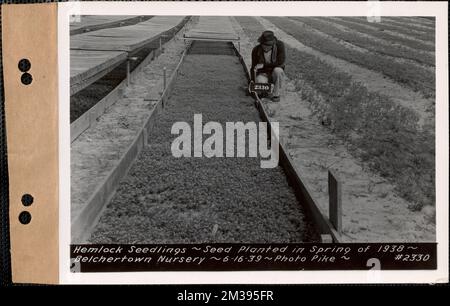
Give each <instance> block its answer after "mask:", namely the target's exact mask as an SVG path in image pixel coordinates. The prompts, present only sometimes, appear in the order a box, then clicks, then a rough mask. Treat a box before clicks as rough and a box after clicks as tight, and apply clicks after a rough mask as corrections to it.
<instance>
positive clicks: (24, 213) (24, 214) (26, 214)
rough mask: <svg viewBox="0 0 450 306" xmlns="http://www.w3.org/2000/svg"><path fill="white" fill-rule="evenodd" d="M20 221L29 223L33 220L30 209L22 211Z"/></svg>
mask: <svg viewBox="0 0 450 306" xmlns="http://www.w3.org/2000/svg"><path fill="white" fill-rule="evenodd" d="M19 221H20V223H22V224H28V223H30V221H31V214H30V213H29V212H28V211H22V212H21V213H20V215H19Z"/></svg>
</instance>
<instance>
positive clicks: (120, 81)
mask: <svg viewBox="0 0 450 306" xmlns="http://www.w3.org/2000/svg"><path fill="white" fill-rule="evenodd" d="M435 35H436V19H435V18H434V17H429V16H363V15H361V16H336V17H334V16H262V17H261V16H243V15H236V16H213V15H211V16H205V15H201V16H195V15H193V16H181V15H148V14H143V15H80V16H71V19H70V142H71V145H70V171H71V174H70V220H71V244H72V249H71V254H72V256H73V257H74V258H77V256H78V255H80V254H82V253H90V254H91V255H92V253H96V252H97V251H99V252H100V249H101V248H103V247H104V246H108V247H109V248H111V251H113V250H114V249H115V248H117V247H115V245H117V246H119V245H126V246H128V248H129V249H128V250H129V251H130V253H131V252H132V251H133V250H134V251H136V250H137V249H141V251H142V250H144V253H145V249H147V250H148V249H150V253H152V252H153V253H155V252H156V253H158V252H159V253H160V254H163V253H165V250H167V254H171V255H178V256H179V254H178V253H179V252H181V253H184V252H186V253H189V251H188V250H187V249H186V248H185V247H188V246H190V245H194V246H196V247H197V248H198V250H200V249H202V248H203V249H202V250H204V251H205V253H209V254H210V255H211V254H212V253H214V254H219V255H220V256H223V255H224V254H225V255H226V253H227V252H229V251H230V248H236V252H237V254H239V252H241V250H242V252H241V253H242V256H243V257H230V258H231V260H234V261H235V263H239V264H242V265H245V263H249V262H251V261H253V260H260V261H261V262H262V261H264V260H265V259H264V257H266V259H267V258H268V257H267V256H269V255H268V254H272V251H273V249H277V248H278V251H280V252H281V253H283V252H284V251H283V247H284V245H286V248H287V247H289V248H291V249H289V250H290V252H291V253H295V252H296V250H299V248H300V247H301V246H302V245H304V246H305V247H306V248H309V249H308V250H309V252H311V253H312V254H313V255H314V256H316V255H317V256H318V257H317V258H316V260H318V261H320V260H321V259H323V257H319V256H320V255H321V254H320V252H319V251H317V250H319V249H321V246H328V245H329V246H330V248H328V250H327V252H329V253H327V256H328V255H330V254H331V255H333V256H335V257H336V258H335V259H336V260H337V261H339V260H340V262H342V263H343V266H345V265H344V264H345V260H346V255H347V252H348V254H350V253H352V252H356V251H355V250H351V251H350V249H347V248H350V246H351V245H359V244H361V245H369V246H370V245H371V244H374V246H373V247H372V249H374V248H375V245H376V248H378V251H379V252H381V251H383V250H384V252H387V251H391V250H392V251H393V252H394V251H399V252H402V251H403V248H405V250H406V244H408V243H411V244H412V245H414V244H421V243H423V244H429V246H430V248H431V249H433V247H435V245H436V244H435V243H436V235H437V230H436V173H435V171H436V165H435V160H436V159H435V158H436V152H435V147H436V146H435V141H436V136H435V131H436V126H435V105H436V41H435V39H436V37H435ZM392 243H394V244H392ZM402 243H404V244H405V245H402ZM340 245H342V247H339V246H340ZM141 246H148V247H141ZM183 246H184V247H183ZM331 246H332V247H331ZM399 246H400V247H401V248H402V249H400V248H399ZM431 246H433V247H431ZM417 247H418V246H414V247H413V246H411V248H417ZM83 248H87V249H89V248H90V251H86V250H87V249H84V251H83ZM105 248H106V247H105ZM152 248H153V250H152ZM156 248H159V249H158V250H157V251H155V249H156ZM204 248H206V249H204ZM245 248H247V249H245ZM296 248H297V249H296ZM194 249H195V248H194ZM324 249H325V248H324ZM173 250H175V251H173ZM177 250H178V251H177ZM314 250H316V251H317V252H315V251H314ZM174 252H175V253H177V254H174ZM233 252H234V250H233ZM287 252H288V251H287ZM305 252H306V251H305ZM358 252H360V251H358ZM374 252H375V251H374ZM434 252H435V251H434ZM285 253H286V252H285ZM298 253H301V251H298ZM282 255H283V254H282ZM284 255H286V254H284ZM331 255H330V256H331ZM372 255H373V253H371V256H369V257H373V256H372ZM410 255H411V256H412V255H417V258H416V257H415V258H414V260H412V261H409V259H408V260H404V258H403V261H404V262H407V261H408V264H410V266H408V269H419V268H420V267H422V268H423V267H424V266H421V265H423V264H426V263H425V262H426V261H428V260H429V258H430V255H428V257H426V255H424V254H410ZM410 255H407V256H410ZM419 255H421V256H419ZM233 256H234V255H233ZM249 256H255V257H253V259H251V260H250V257H249ZM273 256H274V257H273V259H272V258H271V262H272V263H273V267H274V268H273V269H277V267H278V268H279V267H280V266H277V263H276V260H275V258H276V255H273ZM286 256H287V257H286V258H285V259H284V260H285V263H286V262H289V263H290V262H291V261H296V260H299V261H300V262H301V261H302V259H301V258H300V259H298V258H299V257H297V259H294V257H289V256H288V255H286ZM290 256H293V255H292V254H291V255H290ZM296 256H297V254H296ZM349 256H350V255H349ZM404 256H406V255H404ZM288 257H289V258H288ZM419 257H420V258H419ZM187 258H190V257H184V258H181V259H174V260H179V262H178V263H179V265H178V266H177V267H178V268H179V269H180V270H190V269H191V268H192V270H195V269H196V268H195V267H193V266H195V265H196V264H198V265H201V261H202V257H198V258H197V257H195V256H194V257H192V258H191V259H190V260H191V261H192V265H191V266H189V267H181V264H182V263H183V262H182V261H183V260H184V261H185V262H188V261H189V259H187ZM236 258H237V259H236ZM283 258H284V257H283ZM371 259H373V258H371ZM89 260H90V259H89ZM149 260H150V259H149ZM152 260H157V261H160V260H161V259H160V258H154V259H152ZM203 260H206V261H207V260H208V258H206V259H205V258H203ZM227 260H228V259H227ZM278 260H279V262H280V263H283V259H282V258H281V257H280V258H278ZM307 260H308V261H314V259H312V258H308V259H307ZM327 260H329V257H326V256H325V259H323V261H324V262H326V261H327ZM395 260H397V261H400V260H399V258H395ZM86 261H88V259H86ZM119 261H120V262H121V263H122V264H123V263H124V260H123V259H122V260H119ZM163 261H164V259H162V260H161V262H163ZM89 262H90V261H89ZM126 262H127V260H125V263H126ZM242 262H244V263H242ZM300 262H299V264H300V266H295V264H294V265H293V266H290V268H286V267H284V266H283V267H284V268H282V269H300V268H302V269H308V267H307V266H306V268H305V267H303V266H301V263H300ZM404 262H403V263H399V265H401V264H404ZM328 263H329V262H328ZM221 264H222V266H221V268H223V262H221ZM366 264H367V265H366ZM434 264H435V261H434ZM211 265H212V264H209V265H207V267H211ZM249 265H250V263H249ZM262 265H263V266H264V267H263V268H262V269H265V270H267V269H271V268H270V266H271V263H268V262H265V263H262ZM415 265H416V266H415ZM362 266H363V267H366V266H367V267H369V266H370V265H369V261H367V262H366V259H364V262H362ZM381 266H382V267H383V261H381ZM251 267H254V266H251ZM296 267H297V268H296ZM299 267H300V268H299ZM399 267H400V266H399ZM105 269H106V268H105ZM118 269H119V268H118ZM120 269H123V270H114V271H124V272H125V271H128V270H127V266H126V264H124V265H123V266H121V268H120ZM155 269H156V270H158V268H155ZM161 269H162V268H161ZM161 269H160V270H161ZM225 269H226V268H225ZM236 269H238V270H239V269H240V268H236ZM314 269H320V267H319V268H318V267H316V266H315V268H314ZM324 269H327V268H324ZM332 269H337V268H336V267H334V268H332ZM349 269H352V268H349ZM355 269H358V268H355ZM367 269H368V268H367ZM388 269H393V270H395V269H396V266H395V265H392V266H390V267H389V268H388ZM399 269H401V268H399ZM424 269H430V267H425V268H424ZM100 270H101V269H100ZM143 270H145V269H143ZM150 270H151V269H150ZM212 270H214V269H212ZM243 270H246V269H245V267H244V268H243ZM247 270H248V269H247ZM256 270H258V268H257V269H256ZM90 271H94V270H90ZM101 271H109V270H107V269H106V270H101ZM140 271H141V270H140Z"/></svg>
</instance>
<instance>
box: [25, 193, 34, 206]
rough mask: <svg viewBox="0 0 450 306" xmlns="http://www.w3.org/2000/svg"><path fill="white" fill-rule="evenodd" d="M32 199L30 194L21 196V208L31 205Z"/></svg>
mask: <svg viewBox="0 0 450 306" xmlns="http://www.w3.org/2000/svg"><path fill="white" fill-rule="evenodd" d="M33 201H34V198H33V196H32V195H31V194H28V193H27V194H24V195H23V196H22V204H23V206H30V205H31V204H33Z"/></svg>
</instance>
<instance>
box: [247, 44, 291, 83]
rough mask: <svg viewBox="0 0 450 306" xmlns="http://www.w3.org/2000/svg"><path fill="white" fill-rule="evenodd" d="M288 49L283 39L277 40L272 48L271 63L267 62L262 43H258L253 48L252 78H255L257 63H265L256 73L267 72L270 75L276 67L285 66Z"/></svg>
mask: <svg viewBox="0 0 450 306" xmlns="http://www.w3.org/2000/svg"><path fill="white" fill-rule="evenodd" d="M285 60H286V51H285V48H284V43H283V42H282V41H281V40H277V41H276V43H275V44H274V46H273V48H272V60H271V63H270V64H265V60H264V50H263V48H262V46H261V45H257V46H256V47H254V48H253V50H252V72H251V74H252V79H253V78H254V75H253V69H254V68H255V66H256V65H257V64H264V67H263V68H262V69H258V71H257V72H256V73H267V74H269V76H270V75H271V74H272V70H273V69H274V68H275V67H281V68H283V69H284V68H285V63H284V62H285Z"/></svg>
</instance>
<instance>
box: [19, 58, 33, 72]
mask: <svg viewBox="0 0 450 306" xmlns="http://www.w3.org/2000/svg"><path fill="white" fill-rule="evenodd" d="M30 68H31V63H30V61H29V60H28V59H26V58H23V59H21V60H20V61H19V70H20V71H22V72H27V71H28V70H30Z"/></svg>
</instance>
